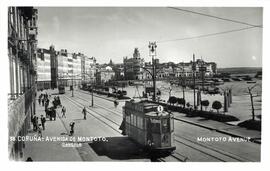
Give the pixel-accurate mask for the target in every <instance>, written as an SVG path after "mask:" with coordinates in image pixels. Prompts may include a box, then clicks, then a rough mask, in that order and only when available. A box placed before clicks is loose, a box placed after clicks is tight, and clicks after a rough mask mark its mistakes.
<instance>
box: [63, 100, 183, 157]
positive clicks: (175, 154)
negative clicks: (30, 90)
mask: <svg viewBox="0 0 270 171" xmlns="http://www.w3.org/2000/svg"><path fill="white" fill-rule="evenodd" d="M63 97H65V98H66V99H68V100H69V101H70V102H71V103H73V104H74V105H76V106H77V107H78V108H79V107H80V109H81V108H82V107H84V106H85V105H84V104H82V103H80V102H78V101H76V100H74V99H71V98H70V97H67V96H66V95H64V96H63ZM78 99H79V98H78ZM85 101H86V100H85ZM87 108H88V109H90V110H91V111H92V112H94V113H95V114H97V115H99V116H101V117H103V118H105V119H106V120H108V121H110V122H111V123H113V124H115V125H117V126H118V127H119V126H120V124H118V123H116V122H115V121H112V120H111V119H109V118H108V117H106V116H104V115H101V114H98V113H97V112H96V111H93V110H92V109H91V108H89V107H87ZM104 108H105V107H103V109H104ZM110 112H111V110H110ZM87 113H88V114H90V115H91V116H93V117H94V118H96V119H98V120H99V121H101V122H102V123H103V124H105V125H107V126H109V127H110V128H112V129H113V130H114V131H116V132H118V133H121V132H120V131H119V130H118V129H115V128H114V127H112V126H111V125H109V124H108V123H106V122H104V121H103V120H102V119H100V118H98V117H97V116H95V115H93V114H92V113H91V112H89V111H87ZM169 157H171V158H174V161H186V160H187V157H185V156H183V155H181V154H179V153H176V152H174V153H173V154H171V155H170V156H169ZM158 161H160V162H167V161H173V160H168V159H164V158H159V159H158Z"/></svg>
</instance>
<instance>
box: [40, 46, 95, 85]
mask: <svg viewBox="0 0 270 171" xmlns="http://www.w3.org/2000/svg"><path fill="white" fill-rule="evenodd" d="M37 67H38V70H37V71H38V79H37V85H38V89H48V88H57V87H58V86H59V85H60V84H61V85H64V86H71V85H73V86H79V85H81V84H82V83H85V82H87V83H90V82H94V81H95V80H96V58H95V57H91V58H89V57H87V56H85V55H84V54H82V53H70V52H68V51H67V50H66V49H61V50H60V51H56V50H55V48H54V46H53V45H52V46H50V48H49V49H42V48H39V49H38V63H37Z"/></svg>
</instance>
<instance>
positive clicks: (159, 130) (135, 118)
mask: <svg viewBox="0 0 270 171" xmlns="http://www.w3.org/2000/svg"><path fill="white" fill-rule="evenodd" d="M120 129H121V130H122V131H123V132H122V134H124V135H128V136H129V137H130V138H131V139H133V140H135V141H136V142H137V143H139V144H140V145H142V146H143V147H144V148H145V149H147V150H150V152H151V153H152V154H157V155H160V154H166V155H167V154H171V153H172V152H173V151H174V150H175V149H176V147H175V146H174V120H173V115H172V114H171V113H169V112H167V111H165V110H163V107H162V106H160V105H158V104H155V103H152V102H149V101H139V102H136V101H135V100H131V101H126V103H125V106H123V121H122V124H121V126H120Z"/></svg>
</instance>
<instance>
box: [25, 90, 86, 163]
mask: <svg viewBox="0 0 270 171" xmlns="http://www.w3.org/2000/svg"><path fill="white" fill-rule="evenodd" d="M50 92H51V91H50ZM39 94H40V93H38V94H37V97H38V96H39ZM52 99H53V96H52V97H51V99H50V103H51V101H52ZM58 110H59V109H58ZM36 115H37V116H38V117H39V123H40V115H43V116H45V111H44V106H42V105H39V104H38V102H37V103H36ZM46 119H47V120H46V123H45V130H44V131H42V136H43V137H46V136H48V137H67V136H68V135H66V134H64V133H66V132H67V130H66V129H65V127H64V126H63V124H62V122H61V120H60V119H59V118H58V115H57V118H56V121H50V120H49V118H46ZM31 128H32V125H31ZM35 135H37V132H33V131H30V132H29V133H28V136H35ZM28 157H31V158H32V159H33V161H81V160H82V159H81V157H80V155H79V154H78V151H77V150H76V149H75V148H74V147H72V148H64V147H62V142H59V141H56V142H51V141H50V142H46V141H27V142H25V149H24V158H25V159H24V160H26V159H27V158H28Z"/></svg>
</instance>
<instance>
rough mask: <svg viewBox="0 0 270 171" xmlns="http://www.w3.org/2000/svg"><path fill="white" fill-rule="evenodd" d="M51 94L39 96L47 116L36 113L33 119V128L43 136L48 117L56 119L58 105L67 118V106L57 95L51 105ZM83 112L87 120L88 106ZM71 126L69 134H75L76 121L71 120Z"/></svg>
mask: <svg viewBox="0 0 270 171" xmlns="http://www.w3.org/2000/svg"><path fill="white" fill-rule="evenodd" d="M49 98H50V96H49V95H48V94H47V93H41V94H40V95H39V97H38V103H39V105H42V106H44V107H45V113H46V117H44V116H43V115H41V117H40V118H39V117H37V116H36V115H34V116H33V117H32V119H31V121H32V124H33V130H34V131H35V132H38V136H41V137H42V130H45V123H46V118H48V117H49V118H50V120H53V119H54V120H55V119H56V109H57V107H58V106H61V107H62V109H61V114H62V116H61V117H62V118H66V112H67V111H66V107H65V106H63V105H62V104H61V100H60V97H59V96H55V97H54V99H53V101H52V104H53V106H51V107H49V103H50V99H49ZM117 105H118V102H117V103H116V106H117ZM82 114H83V119H84V120H86V114H87V110H86V107H84V108H83V109H82ZM69 126H70V132H69V135H70V136H72V135H73V134H74V126H75V122H70V124H69Z"/></svg>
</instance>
